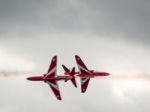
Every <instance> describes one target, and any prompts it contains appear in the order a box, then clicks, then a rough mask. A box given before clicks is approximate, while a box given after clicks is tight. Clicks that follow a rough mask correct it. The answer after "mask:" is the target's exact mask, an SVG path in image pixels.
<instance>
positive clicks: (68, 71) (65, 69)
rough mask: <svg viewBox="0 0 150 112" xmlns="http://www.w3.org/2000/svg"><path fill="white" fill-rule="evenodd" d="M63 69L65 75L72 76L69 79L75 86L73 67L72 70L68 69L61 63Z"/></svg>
mask: <svg viewBox="0 0 150 112" xmlns="http://www.w3.org/2000/svg"><path fill="white" fill-rule="evenodd" d="M62 67H63V69H64V71H65V72H66V74H67V75H70V76H72V78H71V79H70V80H71V82H72V84H73V85H74V86H75V87H77V83H76V80H75V77H74V75H75V67H73V68H72V70H71V71H70V70H69V69H68V68H67V67H66V66H65V65H62Z"/></svg>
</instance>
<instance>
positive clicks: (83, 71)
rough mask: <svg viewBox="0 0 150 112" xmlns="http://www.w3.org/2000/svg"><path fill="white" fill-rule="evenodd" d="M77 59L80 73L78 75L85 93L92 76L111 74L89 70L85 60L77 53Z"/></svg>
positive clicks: (82, 90)
mask: <svg viewBox="0 0 150 112" xmlns="http://www.w3.org/2000/svg"><path fill="white" fill-rule="evenodd" d="M75 60H76V63H77V66H78V69H79V73H78V75H77V76H79V77H80V78H81V92H82V93H84V92H85V91H86V89H87V87H88V84H89V81H90V78H94V77H98V76H108V75H110V74H109V73H107V72H101V71H95V70H88V68H87V67H86V66H85V64H84V63H83V61H82V60H81V58H80V57H79V56H78V55H75Z"/></svg>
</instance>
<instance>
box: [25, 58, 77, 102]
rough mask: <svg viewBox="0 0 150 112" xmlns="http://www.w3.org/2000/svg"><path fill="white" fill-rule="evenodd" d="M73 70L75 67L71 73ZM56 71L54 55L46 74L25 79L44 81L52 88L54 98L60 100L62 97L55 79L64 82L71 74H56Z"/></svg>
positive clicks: (71, 77) (70, 77) (70, 78)
mask: <svg viewBox="0 0 150 112" xmlns="http://www.w3.org/2000/svg"><path fill="white" fill-rule="evenodd" d="M74 70H75V68H73V70H72V73H73V72H74ZM56 71H57V56H54V57H53V58H52V60H51V64H50V66H49V69H48V72H47V73H46V74H43V75H42V76H32V77H28V78H27V80H30V81H44V82H46V83H47V84H48V85H49V86H50V88H51V89H52V91H53V93H54V95H55V96H56V98H57V99H58V100H61V99H62V98H61V94H60V90H59V86H58V84H57V81H60V80H63V81H65V82H66V81H67V80H72V79H73V76H71V75H66V76H57V75H56ZM73 74H74V73H73Z"/></svg>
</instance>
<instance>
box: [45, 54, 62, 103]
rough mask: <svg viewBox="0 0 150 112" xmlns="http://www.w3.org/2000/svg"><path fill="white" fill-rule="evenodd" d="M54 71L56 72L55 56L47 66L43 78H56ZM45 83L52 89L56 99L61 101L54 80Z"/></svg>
mask: <svg viewBox="0 0 150 112" xmlns="http://www.w3.org/2000/svg"><path fill="white" fill-rule="evenodd" d="M56 71H57V56H54V57H53V58H52V60H51V64H50V66H49V69H48V72H47V74H46V76H45V78H54V77H55V76H56ZM46 83H48V85H49V86H50V88H51V89H52V91H53V93H54V95H55V96H56V98H57V99H58V100H61V95H60V91H59V86H58V84H57V81H56V80H55V79H54V80H50V81H46Z"/></svg>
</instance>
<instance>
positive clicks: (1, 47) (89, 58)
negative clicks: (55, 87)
mask: <svg viewBox="0 0 150 112" xmlns="http://www.w3.org/2000/svg"><path fill="white" fill-rule="evenodd" d="M0 15H1V17H0V69H6V68H8V72H10V71H11V70H12V69H13V70H31V71H32V72H34V73H36V74H38V75H39V74H42V73H45V72H47V68H48V66H49V62H50V59H51V57H52V56H53V55H58V62H59V63H58V75H61V73H63V70H62V68H61V67H60V65H61V64H65V65H67V66H68V67H72V66H76V65H75V61H74V55H75V54H78V55H80V56H81V58H83V60H84V61H85V63H86V65H87V66H88V68H91V69H97V70H103V71H108V72H110V73H111V75H112V76H114V77H115V75H116V74H117V73H120V74H128V73H130V74H132V73H141V74H143V73H144V74H149V73H150V71H149V70H150V69H149V63H150V62H149V57H150V50H149V49H150V47H149V41H150V39H149V36H150V33H149V29H150V28H149V26H150V22H149V21H150V14H149V1H140V0H126V1H123V0H114V1H111V0H105V1H102V0H92V1H85V0H83V1H80V0H70V1H68V0H42V1H39V0H1V1H0ZM33 68H34V69H33ZM10 74H11V73H10ZM145 82H146V83H145ZM136 84H137V83H135V84H134V83H128V82H126V81H125V82H124V83H122V82H121V83H120V82H117V81H116V80H99V79H97V80H96V79H95V80H91V82H90V85H89V88H88V90H87V92H86V93H85V94H81V93H80V88H78V89H75V88H72V85H71V83H67V84H66V83H64V82H59V86H60V89H61V94H62V96H63V101H62V102H59V101H57V100H56V99H55V97H54V95H53V94H52V92H51V90H49V87H48V86H47V85H45V84H43V83H40V82H39V83H38V82H37V83H33V82H29V81H26V77H25V76H22V77H8V78H4V77H0V88H1V96H0V99H1V101H0V111H2V112H10V111H11V112H12V111H13V112H20V111H25V112H26V111H29V112H30V111H36V112H40V111H45V112H49V111H61V112H63V111H64V112H67V111H70V110H72V111H79V112H81V111H87V112H88V111H96V112H99V111H105V112H126V111H128V112H130V111H131V112H137V111H144V112H149V105H148V104H149V100H148V99H149V92H150V88H149V87H148V86H147V85H149V82H148V81H141V82H140V83H138V84H137V85H136ZM139 84H140V85H139ZM78 85H79V87H80V83H79V82H78ZM131 85H132V86H131ZM137 86H138V87H139V86H140V89H139V88H138V87H137ZM137 88H138V89H137ZM141 88H142V89H141ZM143 90H144V92H142V91H143ZM120 94H121V95H123V96H125V97H124V98H123V99H122V98H120V96H119V95H120ZM108 107H109V108H108Z"/></svg>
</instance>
